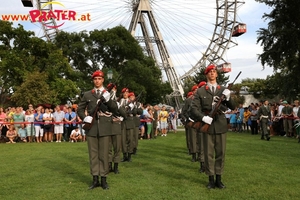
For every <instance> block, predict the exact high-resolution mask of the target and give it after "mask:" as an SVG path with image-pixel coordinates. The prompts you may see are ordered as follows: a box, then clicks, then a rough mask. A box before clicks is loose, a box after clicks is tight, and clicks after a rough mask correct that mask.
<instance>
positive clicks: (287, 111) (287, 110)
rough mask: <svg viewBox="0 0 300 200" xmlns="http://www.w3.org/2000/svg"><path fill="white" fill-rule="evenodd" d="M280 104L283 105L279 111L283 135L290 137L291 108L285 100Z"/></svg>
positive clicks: (291, 124) (291, 126)
mask: <svg viewBox="0 0 300 200" xmlns="http://www.w3.org/2000/svg"><path fill="white" fill-rule="evenodd" d="M282 105H283V106H284V107H283V108H282V111H281V117H282V119H283V128H284V132H285V136H287V137H291V136H293V119H292V117H293V109H292V107H291V106H290V105H289V104H288V102H287V101H283V102H282Z"/></svg>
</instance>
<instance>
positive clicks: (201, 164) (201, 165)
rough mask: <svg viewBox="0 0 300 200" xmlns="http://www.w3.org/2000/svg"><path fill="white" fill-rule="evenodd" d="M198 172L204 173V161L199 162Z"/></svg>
mask: <svg viewBox="0 0 300 200" xmlns="http://www.w3.org/2000/svg"><path fill="white" fill-rule="evenodd" d="M199 172H200V173H204V172H205V168H204V162H200V170H199Z"/></svg>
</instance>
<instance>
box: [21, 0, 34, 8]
mask: <svg viewBox="0 0 300 200" xmlns="http://www.w3.org/2000/svg"><path fill="white" fill-rule="evenodd" d="M21 1H22V3H23V6H24V7H33V4H32V0H21Z"/></svg>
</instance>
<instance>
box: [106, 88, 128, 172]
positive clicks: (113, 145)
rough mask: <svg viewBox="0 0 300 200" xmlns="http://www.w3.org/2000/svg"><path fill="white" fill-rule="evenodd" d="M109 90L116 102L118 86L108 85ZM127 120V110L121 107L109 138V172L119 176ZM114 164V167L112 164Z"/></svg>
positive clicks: (114, 119) (115, 116) (114, 117)
mask: <svg viewBox="0 0 300 200" xmlns="http://www.w3.org/2000/svg"><path fill="white" fill-rule="evenodd" d="M107 88H108V89H109V88H112V89H111V92H110V94H111V100H114V101H116V100H117V98H116V92H117V86H116V85H115V84H113V83H110V84H108V86H107ZM124 119H126V113H125V110H124V109H123V108H122V107H119V109H118V113H117V114H116V115H114V116H112V122H113V124H112V134H111V136H110V138H109V171H110V172H114V173H115V174H119V163H120V161H121V157H120V154H121V147H122V137H121V133H122V131H121V130H122V121H123V120H124ZM112 163H114V165H113V164H112Z"/></svg>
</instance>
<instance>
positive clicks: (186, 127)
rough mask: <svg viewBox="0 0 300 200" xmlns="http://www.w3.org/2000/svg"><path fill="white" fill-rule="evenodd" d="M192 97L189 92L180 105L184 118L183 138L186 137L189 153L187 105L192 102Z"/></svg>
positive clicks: (189, 151)
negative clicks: (182, 104) (181, 105)
mask: <svg viewBox="0 0 300 200" xmlns="http://www.w3.org/2000/svg"><path fill="white" fill-rule="evenodd" d="M192 97H193V93H192V92H189V93H188V94H187V98H186V99H185V101H184V106H183V107H182V111H181V115H182V116H183V117H182V118H183V119H184V120H185V123H184V124H185V126H184V128H185V139H186V147H187V149H188V153H189V154H191V144H190V135H189V126H188V125H187V124H188V123H190V121H189V113H188V111H189V106H190V105H191V103H192Z"/></svg>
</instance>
